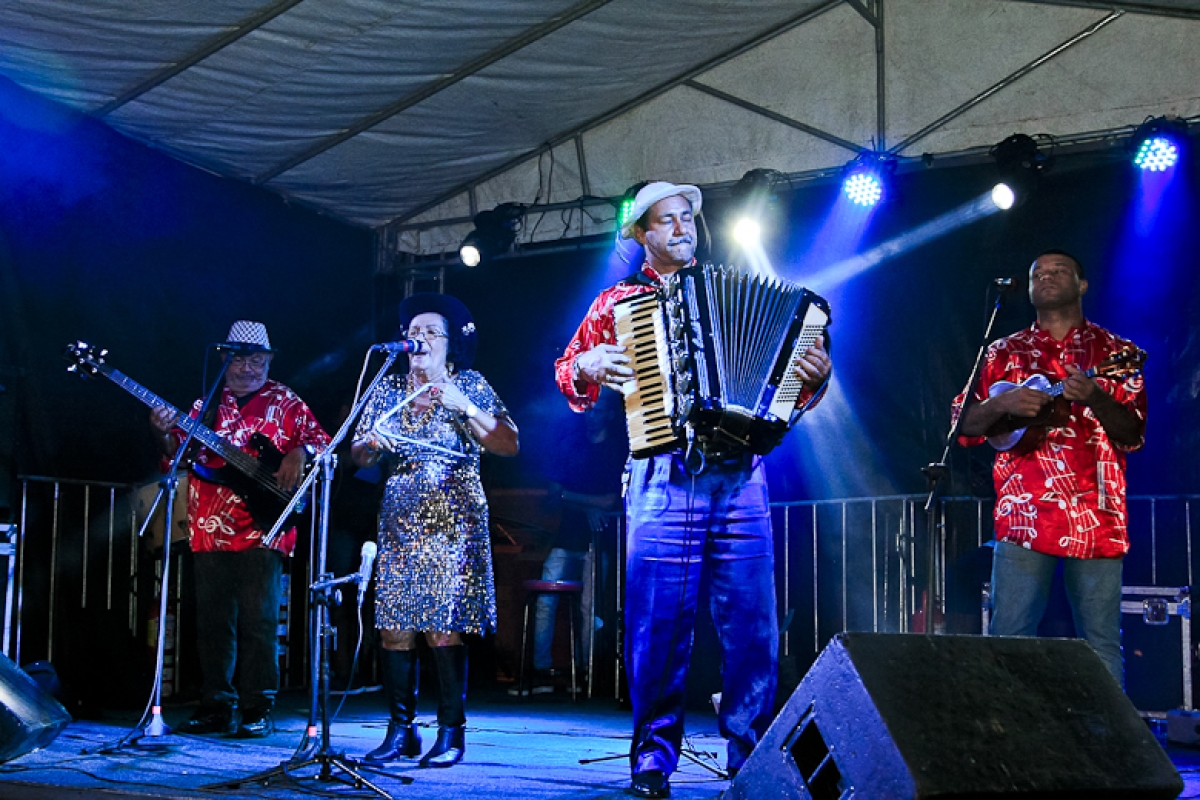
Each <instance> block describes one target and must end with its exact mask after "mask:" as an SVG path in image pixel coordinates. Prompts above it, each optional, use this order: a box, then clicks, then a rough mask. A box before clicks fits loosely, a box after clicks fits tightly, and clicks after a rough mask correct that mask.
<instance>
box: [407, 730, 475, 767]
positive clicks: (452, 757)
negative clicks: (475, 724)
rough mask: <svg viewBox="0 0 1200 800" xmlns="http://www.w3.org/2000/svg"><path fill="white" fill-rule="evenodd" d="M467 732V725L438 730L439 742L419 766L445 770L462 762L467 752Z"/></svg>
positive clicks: (430, 749) (434, 744) (435, 743)
mask: <svg viewBox="0 0 1200 800" xmlns="http://www.w3.org/2000/svg"><path fill="white" fill-rule="evenodd" d="M466 730H467V726H466V725H458V726H456V727H453V728H445V727H440V728H438V735H437V741H436V742H434V743H433V747H431V748H429V752H428V753H426V754H425V757H424V758H422V759H421V761H420V763H418V765H417V766H419V767H422V768H425V767H438V768H445V767H453V766H454V765H455V764H457V763H458V762H460V761H462V758H463V754H464V753H466V752H467V741H466V740H467V737H466Z"/></svg>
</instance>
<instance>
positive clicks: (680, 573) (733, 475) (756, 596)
mask: <svg viewBox="0 0 1200 800" xmlns="http://www.w3.org/2000/svg"><path fill="white" fill-rule="evenodd" d="M759 462H760V459H758V458H756V457H751V456H745V457H743V458H740V459H736V460H733V461H729V462H720V463H717V464H714V465H711V466H710V467H709V468H708V469H706V470H705V471H704V472H703V473H701V474H700V475H697V476H695V477H694V478H693V477H692V476H691V475H688V474H687V472H686V471H685V469H684V465H683V457H682V456H681V455H679V454H672V453H668V454H664V455H659V456H655V457H653V458H650V459H639V460H635V461H634V462H633V464H632V468H631V469H632V473H631V476H630V478H631V480H630V483H629V490H628V494H627V496H626V501H625V508H626V515H627V516H628V521H629V528H628V532H627V537H628V549H627V553H628V555H627V568H626V576H627V578H626V599H625V614H626V659H627V662H626V663H627V668H628V672H629V682H630V687H629V690H630V697H631V700H632V701H633V724H634V732H633V742H632V745H631V747H630V762H631V767H632V769H633V772H634V773H635V774H636V773H639V772H644V771H646V770H652V769H657V770H662V771H663V772H666V773H668V774H670V773H671V772H674V770H675V768H676V766H677V765H678V763H679V749H680V745H681V743H682V739H683V722H684V704H685V700H686V691H685V690H686V683H687V672H688V662H689V660H690V658H691V653H692V640H693V632H694V628H695V622H696V601H697V595H698V593H699V588H700V579H701V575H702V574H703V573H707V577H708V579H709V582H710V585H709V588H710V610H711V613H712V618H713V623H714V625H715V626H716V630H717V635H718V638H719V640H720V646H721V653H720V655H721V660H722V670H721V678H722V700H721V712H720V715H719V718H718V725H719V728H720V731H721V735H722V736H724V737H725V738H726V739H727V740H728V744H727V746H726V749H727V764H728V766H729V767H733V768H740V767H741V766H742V764H743V763H744V762H745V760H746V758H747V757H748V756H749V755H750V751H751V750H753V749H754V745H755V744H757V743H758V740H759V739H760V738H761V737H762V735H763V733H764V732H765V731H766V729H767V726H768V725H770V723H771V719H772V717H773V716H774V709H775V690H776V679H777V678H776V676H777V662H778V657H779V624H778V621H777V618H776V609H775V602H776V601H775V567H774V551H773V543H772V540H771V517H770V511H769V509H768V507H767V484H766V479H765V476H764V474H763V470H762V466H761V465H760V463H759ZM704 656H705V657H706V658H711V657H712V654H708V653H706V654H704Z"/></svg>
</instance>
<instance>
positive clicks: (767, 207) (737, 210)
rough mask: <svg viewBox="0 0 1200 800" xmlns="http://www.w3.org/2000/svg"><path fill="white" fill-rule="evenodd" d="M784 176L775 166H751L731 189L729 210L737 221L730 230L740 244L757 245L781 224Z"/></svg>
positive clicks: (743, 245)
mask: <svg viewBox="0 0 1200 800" xmlns="http://www.w3.org/2000/svg"><path fill="white" fill-rule="evenodd" d="M785 183H787V176H786V175H784V174H783V173H782V172H780V171H778V170H774V169H752V170H750V171H749V172H747V173H746V174H745V175H743V176H742V177H741V178H740V179H739V180H738V182H737V183H735V184H734V185H733V189H732V190H731V191H730V200H731V210H732V213H733V214H734V215H736V216H735V218H736V220H737V222H736V223H735V224H734V225H733V227H732V228H731V229H730V230H731V233H732V234H733V238H734V240H735V241H736V242H737V243H738V244H739V245H741V246H742V247H749V246H752V245H757V244H758V243H759V242H760V240H761V239H762V237H763V235H764V234H765V233H767V232H769V231H772V230H778V229H779V228H780V227H781V226H782V220H781V217H782V216H783V210H782V209H781V207H780V202H779V190H780V188H781V187H782V186H783V185H784V184H785Z"/></svg>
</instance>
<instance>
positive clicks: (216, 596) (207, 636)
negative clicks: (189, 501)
mask: <svg viewBox="0 0 1200 800" xmlns="http://www.w3.org/2000/svg"><path fill="white" fill-rule="evenodd" d="M195 572H196V577H195V580H196V636H197V640H198V649H199V654H200V671H201V673H202V675H201V677H202V692H203V696H202V702H203V703H204V704H205V705H210V706H216V705H231V704H233V703H235V702H238V701H239V699H240V705H241V707H242V708H243V709H245V710H261V709H269V708H271V706H272V705H273V704H274V702H275V694H276V693H277V692H278V691H279V655H278V638H277V637H278V628H279V578H280V576H281V575H282V574H283V556H282V555H281V554H280V553H278V552H276V551H274V550H267V549H265V548H255V549H253V550H245V551H242V552H240V553H196V554H195ZM235 666H236V667H237V669H238V670H239V672H238V688H237V689H235V688H234V686H233V673H234V668H235ZM239 695H240V698H239Z"/></svg>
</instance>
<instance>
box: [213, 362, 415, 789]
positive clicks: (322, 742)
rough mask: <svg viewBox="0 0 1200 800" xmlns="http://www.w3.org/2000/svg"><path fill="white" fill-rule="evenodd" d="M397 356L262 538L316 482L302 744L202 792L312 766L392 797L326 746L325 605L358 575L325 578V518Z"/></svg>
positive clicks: (323, 776)
mask: <svg viewBox="0 0 1200 800" xmlns="http://www.w3.org/2000/svg"><path fill="white" fill-rule="evenodd" d="M398 355H399V354H398V353H395V352H390V351H389V352H388V354H387V359H386V360H385V361H384V363H383V366H382V367H380V368H379V371H378V372H377V373H376V374H375V378H374V379H373V380H372V381H371V384H370V385H369V386H368V387H367V389H366V391H364V392H363V393H362V396H361V397H359V398H358V401H357V402H356V403H355V405H354V407H353V408H352V409H351V410H350V413H349V414H348V415H346V419H345V421H343V422H342V427H341V428H339V429H338V432H337V433H336V434H334V436H333V438H332V439H331V440H330V442H329V445H328V446H327V447H326V448H325V450H323V451H322V452H321V453H320V454H318V455H317V456H316V457H315V458H314V460H313V465H312V468H311V469H310V470H309V471H308V474H307V475H306V476H305V477H304V480H303V482H301V484H300V487H299V488H298V489H297V490H296V493H295V495H294V496H293V497H292V500H291V502H290V503H288V505H287V507H286V508H284V510H283V512H282V513H281V514H280V516H279V519H278V520H277V521H276V522H275V525H274V526H273V527H272V528H271V530H270V532H269V533H268V534H267V536H266V537H264V538H263V543H264V544H265V545H267V546H270V545H271V544H272V543H273V542H274V541H275V540H276V539H277V538H278V537H279V535H280V533H281V529H282V528H283V526H284V524H285V523H286V521H287V519H288V517H289V516H290V515H291V513H292V509H293V508H294V507H295V506H296V504H297V503H299V502H300V498H301V497H303V496H304V494H305V492H307V491H308V490H309V488H310V487H311V486H312V484H313V481H315V480H317V479H318V478H319V479H320V480H321V492H320V498H321V499H320V502H319V503H318V508H317V513H318V514H319V520H320V521H319V523H318V525H317V545H316V548H315V552H316V555H317V569H316V572H315V574H316V576H317V580H316V582H314V583H313V584H312V585H310V586H309V587H308V591H309V601H310V602H309V648H310V653H309V664H310V674H309V685H310V696H309V701H310V702H309V716H308V727H307V728H306V729H305V732H304V739H303V740H302V741H301V743H300V746H299V747H297V748H296V753H295V754H294V755H293V756H292V758H291V759H289V760H288V761H284V762H283V763H281V764H279V765H278V766H276V767H273V768H271V769H269V770H266V771H264V772H259V773H256V774H254V775H249V776H247V777H245V778H239V779H236V780H232V781H226V782H224V783H216V784H211V785H209V786H205V787H203V788H204V789H206V790H214V789H237V788H239V787H241V786H243V785H245V784H247V783H260V784H263V785H267V784H269V783H270V782H271V781H272V780H274V779H276V778H290V779H297V778H298V777H299V776H297V775H295V774H294V773H295V772H296V771H298V770H301V769H304V768H306V767H310V766H313V765H319V766H320V771H319V772H318V773H317V774H316V775H313V776H311V779H312V780H319V781H339V782H341V783H344V784H346V785H348V786H353V787H354V788H356V789H363V788H366V789H370V790H371V791H373V792H374V793H375V794H377V795H379V796H380V797H385V798H389V800H390V798H391V795H390V794H388V793H387V792H385V791H384V790H383V789H380V788H379V787H378V786H376V785H375V784H373V783H371V782H370V781H369V780H367V779H366V778H364V777H363V776H362V775H360V774H359V773H358V772H357V771H356V770H355V767H357V766H358V763H357V762H355V761H353V760H351V759H348V758H346V756H345V754H344V753H339V752H336V751H334V750H333V749H332V748H331V747H330V743H329V726H330V724H331V721H330V719H329V653H330V650H331V649H332V646H331V638H332V637H331V628H330V625H329V604H330V602H332V601H333V599H334V597H335V596H336V594H337V587H338V586H340V585H341V584H344V583H350V582H357V581H358V580H360V576H359V575H358V573H355V574H353V575H347V576H345V577H343V578H336V579H335V578H333V576H332V575H329V574H327V573H326V564H325V554H326V549H327V547H328V544H329V516H330V504H331V501H332V498H333V471H334V467H335V466H336V463H337V456H336V455H334V451H335V450H336V449H337V447H338V445H340V444H341V443H342V441H343V440H344V439H345V438H346V435H347V434H348V433H349V431H350V427H351V426H352V425H353V424H354V421H355V420H356V419H358V415H359V414H360V413H362V410H363V408H364V407H365V406H366V404H367V401H368V400H369V399H370V398H371V394H372V392H374V391H375V387H376V386H378V385H379V382H380V381H382V380H383V377H384V376H385V375H386V374H387V373H388V370H390V369H391V368H392V364H393V363H394V362H395V361H396V357H397V356H398ZM367 579H369V578H367ZM364 580H365V579H364ZM318 717H319V718H320V725H321V734H320V738H319V740H318V738H317V720H318ZM318 742H319V746H318ZM334 768H336V769H337V772H336V773H335V772H334ZM391 777H393V778H394V779H395V780H398V781H400V782H401V783H403V784H406V785H407V784H409V783H412V781H413V779H412V778H410V777H408V776H406V775H393V776H391Z"/></svg>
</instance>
